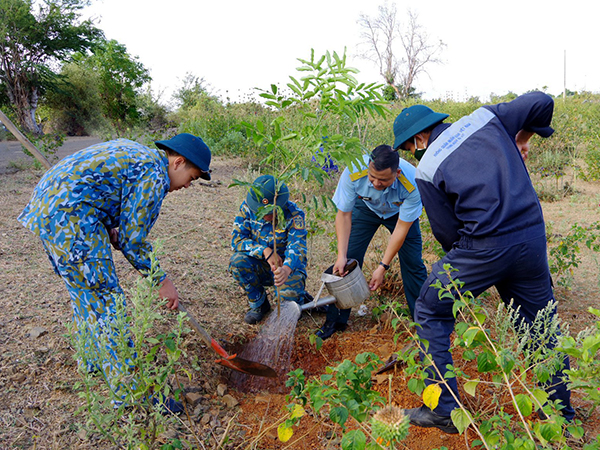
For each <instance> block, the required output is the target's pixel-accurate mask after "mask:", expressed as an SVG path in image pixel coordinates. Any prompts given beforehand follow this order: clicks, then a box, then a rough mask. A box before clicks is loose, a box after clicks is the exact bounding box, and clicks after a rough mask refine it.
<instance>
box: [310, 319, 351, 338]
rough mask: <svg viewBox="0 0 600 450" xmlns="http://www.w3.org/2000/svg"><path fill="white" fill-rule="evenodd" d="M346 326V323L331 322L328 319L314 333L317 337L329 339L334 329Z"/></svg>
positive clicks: (337, 329)
mask: <svg viewBox="0 0 600 450" xmlns="http://www.w3.org/2000/svg"><path fill="white" fill-rule="evenodd" d="M346 328H348V324H347V323H342V322H332V321H330V320H326V321H325V323H324V324H323V326H322V327H321V329H320V330H319V331H317V333H316V334H317V336H318V337H320V338H321V339H323V340H325V339H329V338H330V337H331V336H332V335H333V333H335V332H336V331H344V330H345V329H346Z"/></svg>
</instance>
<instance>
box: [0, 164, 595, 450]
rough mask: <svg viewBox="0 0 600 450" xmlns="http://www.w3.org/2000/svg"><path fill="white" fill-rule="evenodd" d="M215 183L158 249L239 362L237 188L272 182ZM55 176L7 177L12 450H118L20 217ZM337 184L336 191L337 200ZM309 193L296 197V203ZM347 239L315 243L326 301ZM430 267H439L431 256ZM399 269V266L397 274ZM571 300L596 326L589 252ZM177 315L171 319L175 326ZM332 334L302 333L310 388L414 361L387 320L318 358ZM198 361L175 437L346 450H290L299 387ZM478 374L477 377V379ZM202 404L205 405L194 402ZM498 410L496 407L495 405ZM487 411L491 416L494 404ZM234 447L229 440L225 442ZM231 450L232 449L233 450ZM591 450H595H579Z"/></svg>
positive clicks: (400, 398) (588, 189) (60, 299)
mask: <svg viewBox="0 0 600 450" xmlns="http://www.w3.org/2000/svg"><path fill="white" fill-rule="evenodd" d="M212 168H213V181H212V182H209V183H206V182H205V183H199V182H197V183H196V184H194V185H193V186H192V187H191V188H189V189H187V190H182V191H179V192H175V193H172V194H169V195H168V196H167V198H166V199H165V202H164V204H163V208H162V212H161V216H160V218H159V220H158V222H157V224H156V226H155V227H154V229H153V231H152V233H151V238H152V239H153V240H158V239H160V240H162V241H163V242H164V252H165V254H164V256H162V257H161V263H162V267H163V268H164V269H165V270H166V272H167V273H169V274H170V276H171V278H172V279H173V280H174V281H175V283H176V285H177V287H178V289H179V292H180V296H181V298H183V299H185V300H186V301H187V303H188V305H189V306H188V309H189V310H190V311H191V312H192V313H193V314H194V315H195V316H196V318H197V319H198V320H199V321H200V322H201V323H202V325H203V326H204V327H206V329H207V330H208V331H209V333H210V334H211V335H212V336H213V337H214V338H216V339H217V340H218V341H219V342H220V343H221V344H222V345H223V346H224V347H225V348H226V349H227V350H228V351H230V352H233V351H239V350H240V349H242V348H243V347H244V345H245V344H246V343H247V342H249V341H250V340H252V338H253V337H254V335H255V334H256V332H257V327H254V326H250V325H246V324H244V323H243V320H242V319H243V315H244V313H245V310H246V302H245V299H244V296H243V295H242V292H241V291H240V290H239V288H238V287H237V286H236V285H235V284H234V282H233V280H232V278H231V276H230V275H229V274H228V272H227V266H228V261H229V256H230V254H231V250H230V232H231V225H232V221H233V218H234V216H235V214H236V211H237V208H238V206H239V203H240V202H241V200H242V199H243V197H244V194H243V192H242V191H241V189H239V188H228V185H229V184H230V182H231V180H232V179H233V178H238V179H245V180H252V179H254V178H255V177H256V176H257V175H258V173H257V172H256V171H254V170H252V168H251V167H249V165H248V163H246V162H243V161H240V160H229V159H223V158H219V157H217V158H215V160H214V163H213V167H212ZM41 174H42V172H41V171H35V170H32V169H25V170H19V171H13V170H9V171H6V172H4V173H3V174H2V175H0V211H2V214H1V215H0V273H2V274H3V277H2V278H3V283H2V284H1V285H0V295H1V297H2V299H3V307H2V308H1V309H0V345H1V347H0V449H12V448H22V449H34V448H35V449H64V448H77V449H92V448H93V449H105V448H106V449H108V448H111V447H110V446H109V445H108V444H107V443H106V442H104V441H101V440H99V439H98V437H97V436H95V435H89V434H86V433H85V431H84V430H82V421H83V419H82V417H81V416H75V417H74V411H75V410H76V409H77V408H78V407H80V406H81V405H82V400H80V399H79V398H78V397H77V394H76V392H75V391H74V388H73V385H74V383H75V382H76V381H77V380H78V379H79V375H78V374H77V370H76V366H75V363H74V361H73V358H72V355H73V350H72V348H71V346H70V343H69V341H68V340H67V338H66V337H65V333H66V328H65V324H66V323H67V322H69V321H70V320H71V307H70V303H69V299H68V296H67V294H66V291H65V288H64V286H63V284H62V282H61V280H60V279H59V278H58V277H57V276H56V275H54V273H53V272H52V270H51V268H50V265H49V263H48V261H47V259H46V256H45V254H44V252H43V250H42V247H41V244H40V243H39V242H38V241H37V240H36V238H35V237H34V236H33V235H32V234H31V233H29V232H28V231H27V230H25V229H24V228H23V227H22V226H21V225H20V224H19V223H18V222H17V221H16V217H17V216H18V214H19V213H20V211H21V210H22V208H23V207H24V206H25V204H26V203H27V201H28V200H29V197H30V195H31V192H32V190H33V188H34V186H35V185H36V183H37V182H38V180H39V178H40V176H41ZM334 186H335V180H332V182H331V183H330V185H328V186H326V187H325V188H324V189H325V191H327V192H324V193H327V194H329V193H330V192H331V190H332V189H333V187H334ZM576 189H577V191H578V193H577V194H575V195H573V196H571V197H569V198H567V199H565V200H563V201H561V202H556V203H551V204H544V205H543V207H544V211H545V214H546V219H547V221H551V222H553V230H554V232H555V233H564V232H566V231H567V230H568V229H569V228H570V226H571V224H572V223H574V222H577V223H579V224H586V223H591V222H593V221H596V220H599V218H600V207H599V203H600V186H599V185H598V184H590V183H583V182H577V185H576ZM302 191H305V192H304V193H306V194H307V195H309V194H311V193H312V192H308V189H307V188H305V187H302V186H295V187H293V188H292V193H293V194H294V195H293V197H295V198H299V197H300V193H301V192H302ZM332 233H333V228H332V226H331V224H330V225H329V226H328V228H327V230H326V232H325V233H324V234H321V235H318V236H315V237H313V238H311V240H310V242H309V252H310V255H309V278H308V289H309V291H310V292H312V293H313V294H314V293H316V291H317V290H318V288H319V285H320V281H319V279H320V275H321V272H322V271H323V270H324V269H325V268H327V267H328V266H329V265H330V264H332V263H333V253H331V250H330V248H329V244H330V242H331V240H332V237H331V236H332ZM385 237H386V235H385V234H381V235H379V234H378V235H377V237H376V240H375V242H374V244H372V247H371V249H372V251H371V253H370V255H371V256H370V258H371V259H369V260H367V261H366V263H365V274H366V275H367V276H368V274H369V273H370V270H371V268H373V267H374V266H375V263H376V261H378V260H379V258H380V256H381V250H373V249H374V248H377V247H379V248H380V249H381V247H382V246H383V245H385ZM426 257H427V259H428V262H433V256H431V255H426ZM115 261H116V264H117V270H118V273H119V277H120V279H121V281H122V284H123V286H124V287H125V288H128V287H130V286H132V285H133V283H134V281H135V280H136V278H137V273H136V272H135V271H134V270H133V269H132V268H131V267H130V266H129V264H128V263H127V262H126V261H125V259H124V258H123V257H122V256H121V255H120V254H115ZM394 264H397V262H394ZM574 276H575V280H574V283H573V285H572V289H571V290H565V289H558V290H557V295H556V296H557V299H558V300H559V313H560V315H561V317H562V319H563V320H564V322H566V323H567V324H569V326H570V328H571V332H572V333H575V332H577V331H579V330H581V329H582V328H584V327H586V326H589V325H591V324H592V323H593V322H592V317H593V316H591V315H590V314H588V313H587V312H586V309H587V307H588V306H594V307H597V306H598V305H597V299H598V298H599V293H600V292H599V287H598V285H599V276H598V260H597V258H596V255H590V254H586V253H585V252H584V264H582V265H581V267H580V268H579V269H577V271H576V272H575V273H574ZM378 301H379V300H378V297H377V296H375V295H373V296H372V297H371V298H370V299H369V300H368V301H367V302H366V305H367V307H368V310H369V311H372V310H373V308H374V307H375V306H377V304H378ZM165 314H168V313H167V312H165ZM323 321H324V316H323V315H322V314H316V313H315V314H305V315H303V317H302V318H301V319H300V320H299V322H298V326H297V328H296V333H295V342H294V346H293V351H292V355H291V369H296V368H303V369H304V371H305V373H306V374H307V375H318V374H321V373H324V371H325V367H326V366H334V365H337V363H339V362H341V361H342V360H343V359H351V360H354V358H355V356H356V355H357V354H358V353H362V352H365V351H372V352H374V353H376V354H377V355H379V356H380V357H381V358H382V359H386V358H387V357H388V356H389V355H390V354H391V353H392V352H393V351H396V350H398V349H399V348H401V347H400V346H401V345H402V343H401V342H399V343H398V344H394V341H393V331H392V330H391V328H390V327H389V324H387V323H386V322H385V321H384V320H376V319H374V318H373V317H372V315H371V314H367V315H365V316H358V315H357V314H356V311H353V314H352V316H351V320H350V326H349V329H348V330H347V331H346V332H344V333H338V334H336V335H334V337H332V338H331V339H329V340H327V341H325V343H324V345H323V347H322V348H321V349H320V350H317V349H316V348H315V346H314V345H312V344H310V342H309V336H310V335H311V334H313V333H314V332H315V330H316V329H318V327H319V326H320V325H321V324H322V322H323ZM184 345H185V349H186V351H187V352H188V355H194V356H197V357H198V362H197V364H196V365H195V367H193V368H192V365H191V361H190V363H189V364H190V368H189V370H190V373H191V374H192V379H191V380H189V381H188V380H186V381H185V387H186V391H187V392H188V393H193V394H196V395H195V399H194V402H195V404H194V405H193V406H192V409H193V413H192V414H191V415H190V418H191V422H189V423H186V425H185V426H179V427H175V426H174V429H173V430H172V434H171V436H177V435H179V436H182V437H184V438H187V439H191V438H190V436H192V435H195V436H197V437H198V441H197V448H227V449H233V448H236V449H237V448H240V449H241V448H244V449H245V448H247V449H283V448H286V449H328V448H331V449H334V448H339V429H336V428H334V427H333V425H332V424H331V422H329V421H326V420H319V419H318V418H311V417H307V418H305V419H303V421H302V425H301V426H300V427H299V428H298V429H296V430H295V434H294V436H293V437H292V439H291V440H290V441H289V442H287V443H286V444H283V443H281V442H279V441H278V439H277V431H276V429H277V425H278V424H279V423H280V422H281V420H283V419H284V418H285V413H284V410H283V408H284V406H285V405H286V404H287V401H286V399H285V393H286V391H285V389H284V387H283V384H284V383H285V379H280V381H279V383H280V384H279V385H278V386H275V387H272V388H271V389H270V390H269V391H267V392H259V393H245V392H241V391H240V390H238V389H236V388H235V387H234V386H233V384H232V383H231V382H230V375H231V373H230V371H229V370H228V369H226V368H223V367H222V366H220V365H217V364H214V362H213V361H214V359H215V358H214V354H212V353H211V352H210V351H209V350H208V349H207V348H206V346H205V345H204V344H203V342H202V341H201V340H200V339H199V338H198V337H197V336H196V335H194V334H193V332H192V333H190V334H189V335H187V336H186V338H185V342H184ZM465 370H467V371H468V368H467V367H465ZM406 382H407V379H406V378H405V377H404V375H403V374H402V372H401V371H397V372H396V373H395V375H394V378H393V389H392V403H394V404H396V405H399V406H401V407H405V408H410V407H414V406H418V405H419V404H420V399H419V398H418V397H417V396H416V395H414V394H412V393H410V392H409V391H408V389H407V388H406ZM375 386H377V389H378V390H381V392H382V393H383V394H384V395H386V396H387V392H388V378H387V377H383V378H382V377H379V378H377V379H375ZM573 397H574V398H573V403H574V406H575V407H576V409H577V412H578V418H579V419H581V420H583V426H584V428H585V430H586V436H585V438H584V440H585V441H590V440H592V439H593V438H594V437H595V436H596V435H598V434H599V433H600V422H599V420H598V418H597V417H592V418H586V417H585V415H584V412H585V411H586V410H587V409H588V408H589V406H590V405H589V404H588V402H587V401H586V400H585V399H584V398H582V395H581V394H580V393H578V392H575V393H574V394H573ZM190 398H192V397H190ZM488 400H489V399H488ZM477 401H480V402H485V401H486V399H485V398H483V399H479V400H477ZM224 435H227V439H224ZM473 438H474V436H473V435H472V434H467V435H466V436H452V435H447V434H444V433H442V432H440V431H439V430H437V429H420V428H417V427H411V429H410V435H409V437H408V439H407V440H406V441H404V443H403V446H404V447H403V448H410V449H415V450H421V449H423V450H425V449H434V448H440V447H442V446H444V447H446V448H448V449H450V450H452V449H466V448H469V444H468V442H469V441H471V440H472V439H473ZM219 445H220V447H219ZM572 446H573V448H581V447H582V443H581V442H576V443H573V444H572Z"/></svg>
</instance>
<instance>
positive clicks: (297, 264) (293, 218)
mask: <svg viewBox="0 0 600 450" xmlns="http://www.w3.org/2000/svg"><path fill="white" fill-rule="evenodd" d="M283 209H284V212H285V228H283V227H281V229H279V228H278V229H276V239H277V253H278V254H279V256H280V257H281V259H282V260H283V264H284V265H286V266H289V267H290V268H291V269H292V271H295V270H299V271H301V272H303V273H304V274H306V234H307V232H306V226H305V223H304V211H302V210H301V209H300V208H298V206H296V204H295V203H294V202H287V204H286V205H285V207H284V208H283ZM231 234H232V239H231V248H232V250H233V251H234V252H243V253H247V254H248V255H250V256H252V257H254V258H258V259H263V251H264V250H265V248H266V247H269V248H273V224H272V223H271V222H269V221H266V220H258V219H257V218H256V215H255V214H254V213H253V212H252V211H251V210H250V208H249V207H248V205H247V204H246V202H245V201H244V202H242V204H241V206H240V211H239V214H238V215H237V217H236V218H235V222H234V224H233V232H232V233H231Z"/></svg>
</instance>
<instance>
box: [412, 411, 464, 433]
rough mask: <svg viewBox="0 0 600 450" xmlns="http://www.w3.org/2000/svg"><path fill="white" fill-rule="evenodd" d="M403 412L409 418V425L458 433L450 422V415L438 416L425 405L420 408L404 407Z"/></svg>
mask: <svg viewBox="0 0 600 450" xmlns="http://www.w3.org/2000/svg"><path fill="white" fill-rule="evenodd" d="M404 414H405V415H407V416H408V417H409V418H410V423H411V425H416V426H418V427H425V428H430V427H435V428H439V429H440V430H442V431H443V432H445V433H449V434H458V429H457V428H456V427H455V426H454V424H453V423H452V419H451V418H450V416H440V415H439V414H436V413H434V412H433V411H432V410H431V409H429V408H428V407H427V406H425V405H423V406H421V407H420V408H412V409H405V410H404Z"/></svg>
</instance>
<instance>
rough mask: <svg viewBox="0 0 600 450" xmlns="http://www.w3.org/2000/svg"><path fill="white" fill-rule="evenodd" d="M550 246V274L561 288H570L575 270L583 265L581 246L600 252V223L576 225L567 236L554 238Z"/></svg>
mask: <svg viewBox="0 0 600 450" xmlns="http://www.w3.org/2000/svg"><path fill="white" fill-rule="evenodd" d="M548 244H549V248H548V254H549V261H548V262H549V265H550V272H551V273H552V274H553V275H555V277H556V279H557V282H558V284H559V285H560V286H565V287H568V286H570V285H571V282H572V280H573V269H574V268H577V267H579V264H580V263H581V246H582V245H584V246H585V247H587V248H588V249H590V250H592V251H593V252H598V251H599V250H600V222H594V223H592V224H590V225H588V226H581V225H579V224H577V223H574V224H573V225H571V229H570V230H569V232H568V233H567V234H566V235H563V236H557V237H554V236H552V237H550V239H549V242H548Z"/></svg>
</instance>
